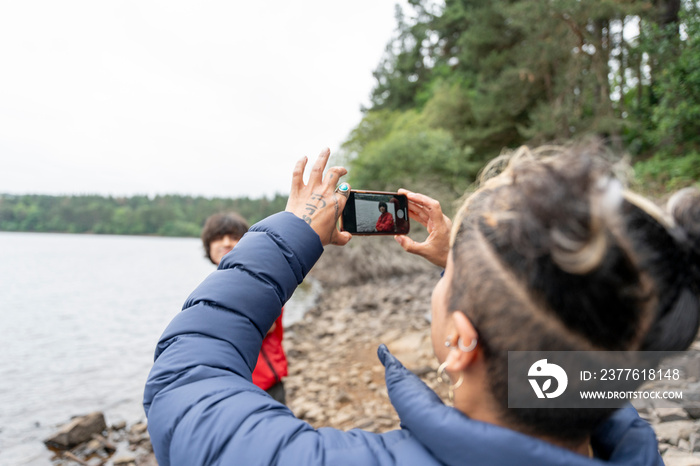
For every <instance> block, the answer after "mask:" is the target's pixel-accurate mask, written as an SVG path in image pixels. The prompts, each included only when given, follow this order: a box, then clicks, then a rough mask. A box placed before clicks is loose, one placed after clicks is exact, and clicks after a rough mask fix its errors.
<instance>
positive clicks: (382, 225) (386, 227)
mask: <svg viewBox="0 0 700 466" xmlns="http://www.w3.org/2000/svg"><path fill="white" fill-rule="evenodd" d="M379 212H381V214H380V215H379V218H378V219H377V224H376V225H375V226H374V228H375V229H376V230H377V231H394V217H393V216H392V215H391V214H390V213H389V212H388V210H387V206H386V202H383V201H382V202H380V203H379Z"/></svg>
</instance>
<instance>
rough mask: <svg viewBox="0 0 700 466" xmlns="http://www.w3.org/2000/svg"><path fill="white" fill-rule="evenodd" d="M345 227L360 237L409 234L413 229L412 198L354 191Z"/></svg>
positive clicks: (346, 214)
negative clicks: (411, 221)
mask: <svg viewBox="0 0 700 466" xmlns="http://www.w3.org/2000/svg"><path fill="white" fill-rule="evenodd" d="M342 228H343V230H345V231H347V232H350V233H352V234H357V235H405V234H407V233H408V231H409V228H410V225H409V220H408V199H407V198H406V196H405V195H404V194H398V193H386V192H381V191H353V190H351V191H350V195H349V197H348V202H347V203H346V204H345V209H343V216H342Z"/></svg>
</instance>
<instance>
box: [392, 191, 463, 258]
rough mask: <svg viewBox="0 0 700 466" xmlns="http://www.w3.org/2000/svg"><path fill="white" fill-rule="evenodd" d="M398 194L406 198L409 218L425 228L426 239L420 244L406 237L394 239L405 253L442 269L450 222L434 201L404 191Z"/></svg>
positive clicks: (446, 253) (445, 256) (448, 245)
mask: <svg viewBox="0 0 700 466" xmlns="http://www.w3.org/2000/svg"><path fill="white" fill-rule="evenodd" d="M399 193H400V194H405V195H406V197H407V198H408V215H409V217H410V218H412V219H414V220H417V221H418V222H420V223H421V225H423V226H424V227H425V228H427V230H428V237H427V238H426V239H425V241H423V242H422V243H418V242H416V241H413V240H412V239H411V238H409V237H408V236H398V235H397V236H395V237H394V238H395V239H396V241H397V242H398V243H399V244H400V245H401V247H402V248H404V249H405V250H406V251H408V252H410V253H412V254H417V255H419V256H421V257H424V258H426V259H427V260H429V261H430V262H432V263H433V264H435V265H437V266H440V267H442V268H444V267H445V265H446V264H447V255H448V253H449V252H450V231H451V230H452V221H451V220H450V219H449V218H448V217H447V216H446V215H445V214H443V213H442V208H441V207H440V203H439V202H438V201H436V200H435V199H433V198H431V197H428V196H425V195H423V194H418V193H413V192H411V191H408V190H406V189H399Z"/></svg>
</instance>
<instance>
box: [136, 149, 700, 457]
mask: <svg viewBox="0 0 700 466" xmlns="http://www.w3.org/2000/svg"><path fill="white" fill-rule="evenodd" d="M595 150H597V148H593V149H591V148H590V147H589V148H586V149H580V150H579V149H577V148H569V149H560V150H556V151H555V152H557V153H556V154H555V153H549V154H544V155H546V156H542V154H535V155H533V154H532V153H530V152H529V151H527V150H525V149H523V150H521V151H520V155H519V156H517V157H513V158H512V160H511V162H510V163H509V164H508V165H507V167H506V168H505V169H503V168H502V167H503V164H500V167H501V169H500V170H499V171H500V174H498V175H497V176H495V177H493V178H491V179H489V180H486V181H484V182H483V183H482V185H481V187H480V189H479V190H478V191H476V192H475V193H474V194H472V195H471V196H470V197H469V199H468V200H467V201H466V202H465V204H464V206H463V207H462V209H461V210H460V212H459V214H458V216H457V220H456V221H455V226H454V228H452V235H451V238H450V230H451V228H450V226H451V222H450V220H449V219H448V218H447V217H446V216H444V215H443V214H442V211H441V209H440V205H439V204H438V203H437V202H436V201H434V200H432V199H430V198H428V197H426V196H422V195H420V194H415V193H410V192H406V194H407V195H408V197H409V201H410V211H411V218H413V219H414V220H417V221H419V222H420V223H422V224H423V225H425V226H426V227H427V228H428V232H429V236H428V238H427V239H426V241H424V242H422V243H416V242H414V241H412V240H411V239H409V238H407V237H399V238H397V241H399V243H400V244H401V245H402V246H403V247H404V248H405V249H406V250H407V251H409V252H412V253H416V254H419V255H421V256H424V257H425V258H426V259H428V260H430V261H431V262H433V263H435V264H438V265H441V266H443V267H445V273H444V276H443V277H442V279H441V280H440V281H439V283H438V284H437V286H436V287H435V290H434V292H433V298H432V324H431V333H432V340H433V346H434V350H435V354H436V357H437V359H438V361H439V362H440V364H441V366H440V370H441V372H442V375H443V376H444V377H445V378H449V380H450V382H451V393H452V395H453V404H454V407H450V406H447V405H445V404H444V403H443V402H442V401H441V400H440V399H439V397H438V396H437V395H436V394H435V393H434V392H433V391H432V390H430V388H428V387H427V386H426V385H425V384H424V383H423V382H422V381H421V380H420V379H418V378H417V377H416V376H415V375H413V374H412V373H411V372H410V371H408V370H406V369H405V368H404V367H403V366H402V365H401V363H400V362H399V361H398V360H396V359H395V358H394V357H393V356H392V355H391V354H390V353H389V352H388V350H387V349H386V347H384V346H383V345H382V346H380V347H379V359H380V360H381V362H382V364H383V365H384V366H385V368H386V385H387V390H388V393H389V397H390V399H391V402H392V403H393V405H394V407H395V409H396V411H397V413H398V415H399V418H400V419H401V427H402V428H401V430H397V431H392V432H387V433H384V434H375V433H370V432H365V431H361V430H351V431H348V432H342V431H339V430H335V429H330V428H321V429H314V428H313V427H311V426H310V425H309V424H307V423H306V422H304V421H301V420H299V419H297V418H296V417H294V415H293V414H292V412H291V411H290V410H289V409H288V408H287V407H285V406H283V405H282V404H280V403H277V402H275V401H274V400H273V399H272V398H271V397H269V396H268V395H267V394H266V393H265V392H264V391H262V390H261V389H259V388H257V387H256V386H255V385H253V384H252V382H251V373H252V370H253V368H254V367H255V363H256V361H257V355H258V352H259V350H260V345H261V342H262V338H263V337H264V335H265V334H266V333H267V330H268V329H269V328H270V326H271V325H272V324H273V322H274V321H275V319H277V317H278V315H279V312H280V309H281V308H282V306H283V305H284V304H285V302H286V301H287V299H288V298H289V297H290V296H291V295H292V293H293V292H294V289H295V288H296V286H297V285H298V284H299V283H301V282H302V280H303V279H304V276H305V275H306V274H307V273H308V272H309V270H310V269H311V268H312V267H313V265H314V263H315V262H316V260H317V259H318V258H319V257H320V255H321V253H322V252H323V247H324V246H325V245H328V244H337V245H343V244H345V243H347V242H348V241H349V240H350V235H349V234H348V233H346V232H340V231H338V230H337V228H336V223H337V219H338V216H339V214H340V212H341V211H342V209H343V207H344V205H345V201H346V196H347V185H341V186H342V188H344V189H341V188H338V189H336V185H337V183H338V181H339V178H340V177H341V176H343V175H344V174H345V173H346V171H345V169H343V168H339V167H333V168H330V169H328V171H327V172H326V173H325V175H324V174H323V171H324V168H325V166H326V163H327V160H328V156H329V151H328V150H326V151H324V152H322V153H321V155H320V157H319V159H318V160H317V162H316V164H315V165H314V168H313V170H312V172H311V174H310V177H309V181H308V183H304V182H303V172H304V168H305V166H306V159H302V160H301V161H300V162H299V163H298V164H297V166H296V167H295V170H294V174H293V182H292V189H291V193H290V197H289V202H288V204H287V211H286V212H283V213H279V214H276V215H273V216H271V217H269V218H267V219H265V220H263V221H262V222H259V223H258V224H256V225H254V226H253V227H252V228H251V229H250V231H249V232H248V233H247V234H246V235H245V236H244V237H243V238H242V239H241V241H240V242H239V244H238V245H237V246H236V248H234V250H233V251H232V252H231V253H230V254H228V255H227V256H226V257H225V258H224V259H223V261H222V264H221V267H220V269H219V270H217V271H216V272H214V273H212V274H211V275H210V276H209V277H208V278H207V279H206V280H205V281H204V282H203V283H202V284H201V285H200V286H199V287H198V288H197V289H196V290H195V291H194V292H193V293H192V294H191V295H190V297H189V298H188V299H187V301H186V303H185V305H184V307H183V311H182V312H181V313H179V314H178V315H177V316H176V317H175V318H174V319H173V321H172V322H171V324H170V325H169V326H168V328H167V329H166V330H165V332H164V333H163V335H162V336H161V338H160V341H159V343H158V346H157V348H156V354H155V363H154V366H153V369H152V371H151V373H150V375H149V377H148V382H147V385H146V390H145V397H144V407H145V410H146V413H147V416H148V429H149V432H150V435H151V440H152V443H153V448H154V451H155V453H156V457H157V460H158V463H159V464H160V465H161V466H167V465H187V466H193V465H210V464H242V465H257V464H260V465H268V464H286V465H320V464H327V465H420V466H425V465H437V464H447V465H456V464H466V465H489V466H491V465H510V464H512V465H592V464H603V463H610V464H618V465H628V464H629V465H632V464H635V465H660V464H663V463H662V460H661V457H660V456H659V453H658V449H657V442H656V439H655V436H654V432H653V431H652V429H651V427H650V426H649V425H648V424H647V423H646V422H645V421H643V420H642V419H640V418H639V417H638V415H637V413H636V411H635V410H634V409H633V408H632V407H630V406H625V407H622V408H619V409H612V408H598V407H593V408H589V407H584V408H581V407H564V408H559V407H558V408H550V407H547V405H544V407H541V406H542V405H538V406H535V407H527V406H526V407H520V408H517V409H514V408H509V407H508V402H509V400H508V395H509V393H508V382H509V380H508V370H509V367H508V352H509V351H511V352H517V351H591V350H597V351H599V352H600V353H595V354H601V355H602V356H601V357H605V354H607V353H606V352H605V351H604V350H608V351H610V350H615V351H621V350H627V351H629V350H635V351H636V350H659V351H661V350H680V349H684V348H687V346H688V345H689V344H690V343H691V342H692V340H693V338H694V337H695V334H696V332H697V329H698V282H699V281H700V279H699V278H698V277H699V275H700V274H699V273H698V250H699V247H698V238H699V237H700V234H699V232H700V218H699V217H700V215H698V210H699V209H700V203H699V202H698V200H699V199H700V194H698V192H697V191H684V192H681V193H679V194H678V195H677V196H674V198H673V199H672V202H671V208H672V211H671V212H670V214H668V215H667V214H665V213H663V212H661V211H660V210H657V209H656V208H655V207H653V206H651V205H650V204H648V203H645V202H642V201H639V199H638V198H637V197H636V196H634V195H631V194H628V193H625V192H624V191H623V190H622V189H621V187H620V184H619V183H618V182H617V181H616V180H615V179H614V178H613V177H612V176H611V175H610V171H609V169H608V167H607V166H606V165H605V164H603V163H601V162H599V161H598V159H597V158H596V157H595V156H591V155H589V153H590V152H591V151H595ZM550 152H551V151H550ZM486 172H489V173H491V172H494V170H491V169H489V170H486ZM545 362H546V361H545ZM533 367H535V366H534V365H533ZM527 369H528V368H527V367H526V368H525V373H526V374H527ZM535 375H537V374H535ZM570 379H571V377H570ZM551 382H552V381H551V380H549V381H548V382H546V383H541V384H539V385H538V387H539V389H540V391H541V392H544V393H546V394H548V396H550V395H552V393H553V392H552V390H551V388H548V386H550V384H551ZM573 382H574V381H572V380H570V383H571V384H572V385H573ZM525 383H526V384H527V382H525ZM531 383H532V382H531ZM557 384H558V385H557V386H555V388H557V391H558V387H560V386H561V387H563V386H564V385H566V384H565V383H564V385H561V384H562V381H561V380H559V379H557ZM534 386H535V385H534V383H533V388H534ZM528 387H529V385H528ZM544 401H549V400H544Z"/></svg>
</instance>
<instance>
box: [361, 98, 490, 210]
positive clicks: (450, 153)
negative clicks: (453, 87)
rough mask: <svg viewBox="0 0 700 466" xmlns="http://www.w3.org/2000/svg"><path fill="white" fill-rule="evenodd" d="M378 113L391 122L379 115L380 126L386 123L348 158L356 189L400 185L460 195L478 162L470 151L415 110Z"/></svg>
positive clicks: (369, 117) (475, 170)
mask: <svg viewBox="0 0 700 466" xmlns="http://www.w3.org/2000/svg"><path fill="white" fill-rule="evenodd" d="M384 115H385V116H389V118H390V119H391V121H392V122H393V124H392V125H389V124H388V122H386V121H385V122H384V123H383V124H382V125H381V126H384V125H387V126H390V127H391V129H390V130H389V131H385V132H384V133H383V137H381V138H374V139H372V140H371V141H369V142H367V144H366V145H364V146H363V149H362V154H363V156H362V157H361V158H357V159H355V160H354V161H353V162H352V164H351V170H350V177H349V179H350V182H351V184H352V185H353V186H355V187H356V188H358V189H373V190H386V191H396V190H397V189H398V188H400V187H406V188H409V189H412V190H422V191H428V192H433V193H435V192H436V191H438V192H440V193H442V194H443V195H445V196H448V197H451V198H454V197H458V196H459V195H461V194H462V193H463V192H464V190H465V189H466V188H467V187H468V184H469V183H470V181H469V180H471V179H473V178H474V176H475V175H476V173H477V171H478V169H479V167H480V166H481V164H480V163H475V162H474V160H473V159H472V158H471V155H472V154H471V151H470V150H464V149H461V148H460V147H459V145H458V144H457V143H456V142H455V140H454V138H453V136H452V135H451V133H450V132H449V131H446V130H445V129H441V128H432V127H430V126H429V124H428V121H427V119H426V118H424V117H423V116H422V115H421V114H419V113H417V112H415V111H412V112H405V113H403V114H400V115H399V116H397V114H387V113H384ZM376 118H377V115H374V114H372V113H370V114H368V116H367V119H369V120H372V121H375V119H376ZM361 126H362V125H361Z"/></svg>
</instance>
